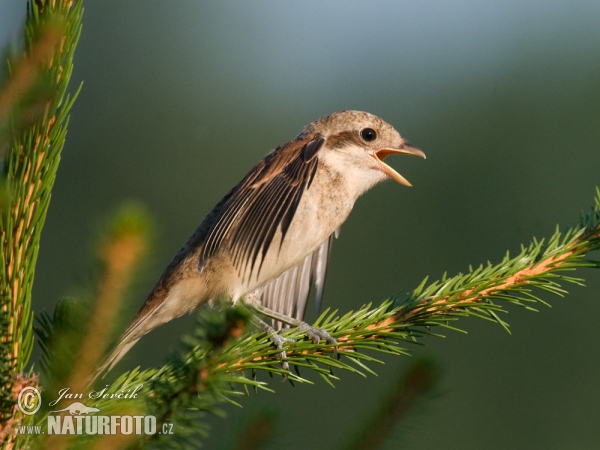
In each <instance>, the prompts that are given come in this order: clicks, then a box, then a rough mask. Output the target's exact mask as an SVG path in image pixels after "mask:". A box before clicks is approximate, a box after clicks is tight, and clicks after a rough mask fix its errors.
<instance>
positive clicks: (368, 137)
mask: <svg viewBox="0 0 600 450" xmlns="http://www.w3.org/2000/svg"><path fill="white" fill-rule="evenodd" d="M360 136H361V137H362V138H363V139H364V140H365V141H367V142H371V141H374V140H375V139H377V133H375V130H374V129H373V128H364V129H363V130H362V131H361V132H360Z"/></svg>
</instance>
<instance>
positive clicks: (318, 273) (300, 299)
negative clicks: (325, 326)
mask: <svg viewBox="0 0 600 450" xmlns="http://www.w3.org/2000/svg"><path fill="white" fill-rule="evenodd" d="M338 235H339V228H338V229H337V230H335V232H334V233H333V234H332V235H331V236H329V238H327V239H326V240H325V241H324V242H323V243H322V244H321V246H320V247H319V248H317V249H316V250H315V251H314V252H312V253H310V254H309V255H308V256H307V257H306V258H304V260H303V261H302V262H300V263H299V264H297V265H295V266H293V267H291V268H289V269H288V270H287V271H285V272H283V273H282V274H281V275H280V276H279V277H277V278H276V279H274V280H271V281H270V282H268V283H267V284H266V285H265V286H264V287H263V288H262V291H261V293H260V302H261V304H262V305H263V306H265V307H267V308H269V309H271V310H273V311H276V312H278V313H281V314H284V315H286V316H288V317H294V318H296V319H299V320H302V319H303V318H304V313H305V311H306V304H307V302H308V297H309V294H310V288H311V286H314V287H315V303H316V310H317V315H319V314H320V309H321V301H322V299H323V290H324V288H325V277H326V275H327V264H328V262H329V255H330V254H331V244H332V243H333V238H334V236H335V237H337V236H338ZM273 324H274V325H275V327H276V328H281V326H282V324H281V323H279V322H276V321H274V322H273Z"/></svg>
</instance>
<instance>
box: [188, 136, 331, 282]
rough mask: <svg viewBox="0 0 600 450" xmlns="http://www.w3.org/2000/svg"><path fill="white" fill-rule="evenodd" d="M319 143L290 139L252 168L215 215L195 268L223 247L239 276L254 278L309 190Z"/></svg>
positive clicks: (285, 230) (284, 233) (317, 138)
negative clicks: (276, 236)
mask: <svg viewBox="0 0 600 450" xmlns="http://www.w3.org/2000/svg"><path fill="white" fill-rule="evenodd" d="M324 142H325V140H324V139H322V138H320V137H314V138H312V139H310V140H308V139H298V140H296V141H292V142H291V143H289V144H286V145H285V146H282V147H279V148H277V149H275V150H274V151H273V152H271V153H270V154H269V155H267V157H265V159H263V160H262V161H261V162H260V163H259V164H258V165H256V166H255V167H254V169H253V170H252V171H251V172H250V173H249V174H248V175H247V176H246V177H245V178H244V179H243V180H242V181H241V182H240V184H238V186H236V187H235V188H234V189H233V190H232V191H231V192H230V193H229V194H228V196H227V197H226V200H225V201H224V203H222V205H221V206H220V208H219V210H218V211H216V215H215V217H214V219H213V221H212V225H211V228H210V230H209V231H208V233H207V235H206V238H205V240H204V244H203V248H202V250H201V252H200V261H199V268H200V269H202V267H203V265H204V263H205V262H206V261H207V260H208V259H209V258H210V257H211V256H212V255H214V254H215V253H216V252H217V251H219V249H221V248H222V246H223V245H227V246H228V247H229V252H230V256H231V259H232V263H233V265H234V267H235V268H236V269H237V271H238V273H239V275H240V277H243V278H246V277H248V278H247V279H249V278H250V277H251V276H252V275H253V274H255V275H256V277H258V274H259V272H260V268H261V264H262V261H264V257H265V255H266V254H267V251H268V250H269V247H270V245H271V242H272V241H273V238H274V236H275V233H276V232H277V230H278V229H280V230H281V233H282V238H281V241H282V242H283V239H284V238H285V235H286V233H287V231H288V229H289V226H290V224H291V222H292V219H293V218H294V214H295V213H296V209H297V207H298V204H299V203H300V200H301V198H302V195H303V194H304V192H305V191H306V190H307V189H309V188H310V185H311V183H312V180H313V178H314V176H315V172H316V170H317V166H318V158H317V157H316V155H317V153H318V151H319V150H320V148H321V147H322V146H323V143H324ZM259 261H260V262H259ZM257 263H258V264H257Z"/></svg>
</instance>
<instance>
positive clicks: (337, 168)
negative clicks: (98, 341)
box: [96, 111, 425, 375]
mask: <svg viewBox="0 0 600 450" xmlns="http://www.w3.org/2000/svg"><path fill="white" fill-rule="evenodd" d="M393 153H399V154H412V155H418V156H422V157H424V156H425V155H424V154H423V152H421V151H420V150H418V149H416V148H415V147H412V146H410V145H409V144H408V143H406V142H405V141H404V139H402V138H401V136H400V135H399V134H398V133H397V132H396V131H395V130H394V129H393V128H392V127H391V125H389V124H387V123H386V122H384V121H383V120H381V119H379V118H378V117H376V116H373V115H372V114H369V113H365V112H360V111H341V112H337V113H334V114H331V115H329V116H326V117H323V118H321V119H319V120H317V121H315V122H313V123H311V124H309V125H307V126H306V127H305V128H304V130H303V131H302V132H301V133H300V134H299V135H298V136H297V137H296V138H295V139H293V140H292V141H290V142H288V143H287V144H283V145H281V146H279V147H277V148H276V149H275V150H273V151H272V152H270V153H269V154H268V155H266V156H265V158H263V159H262V160H261V161H259V162H258V164H257V165H256V166H254V168H253V169H252V170H251V171H250V172H249V173H248V174H247V175H246V176H245V177H244V178H243V179H242V181H240V182H239V183H238V184H237V185H236V186H235V187H234V188H233V189H232V190H231V191H229V193H227V195H225V197H223V199H222V200H221V201H220V202H219V203H218V204H217V205H216V206H215V208H214V209H213V210H212V211H211V212H210V213H209V214H208V215H207V216H206V218H205V219H204V220H203V221H202V223H201V224H200V225H199V226H198V228H197V229H196V231H195V232H194V234H193V235H192V236H191V237H190V239H189V240H188V241H187V242H186V243H185V245H184V246H183V247H182V248H181V250H179V252H178V253H177V254H176V255H175V257H174V258H173V261H171V263H170V264H169V265H168V266H167V268H166V269H165V271H164V273H163V274H162V276H161V278H160V279H159V280H158V282H157V283H156V285H155V286H154V289H153V290H152V292H151V293H150V295H149V296H148V298H147V299H146V302H145V303H144V305H143V306H142V308H141V309H140V311H139V312H138V314H137V315H136V317H135V318H134V319H133V321H132V323H131V324H130V325H129V327H128V328H127V329H126V330H125V332H124V333H123V335H122V336H121V338H120V340H119V343H118V344H117V346H116V347H115V349H114V350H113V351H112V353H111V354H109V356H108V357H107V358H106V360H105V362H104V363H103V364H102V365H101V366H100V367H99V368H98V370H97V372H96V375H98V374H99V373H101V372H103V371H104V370H105V369H107V368H108V369H109V370H110V368H112V367H113V366H114V365H115V364H116V363H117V362H118V361H119V360H120V359H121V358H122V357H123V355H124V354H125V353H126V352H127V351H128V350H129V349H130V348H131V347H132V346H133V345H134V344H135V343H136V342H137V341H138V340H139V339H140V338H141V337H142V336H143V335H144V334H146V333H148V332H149V331H151V330H152V329H154V328H156V327H158V326H160V325H162V324H163V323H166V322H168V321H169V320H172V319H173V318H175V317H179V316H181V315H183V314H185V313H187V312H191V311H192V310H194V309H196V308H197V307H199V306H201V305H202V304H204V303H207V302H210V301H211V300H216V299H218V298H221V297H227V298H229V299H231V301H232V302H236V301H238V300H240V299H242V298H244V297H246V302H247V303H248V304H249V305H250V306H251V307H254V308H255V309H257V310H258V311H260V312H261V313H263V314H266V315H268V316H270V317H273V318H275V319H277V320H279V321H283V322H285V323H287V324H289V325H293V326H298V325H300V324H301V325H302V326H303V329H306V330H307V335H309V336H310V337H311V338H312V339H314V340H318V339H320V338H324V339H327V340H328V341H329V342H332V343H335V339H333V338H332V337H330V336H329V335H328V334H327V333H325V332H324V331H323V330H316V329H312V328H311V327H309V326H308V325H306V324H304V323H303V322H301V320H302V318H303V316H304V311H305V309H306V302H307V299H308V296H309V292H310V288H311V285H314V286H315V289H316V301H317V306H319V305H320V303H321V299H322V296H323V287H324V282H325V275H326V270H327V262H328V260H329V254H330V251H331V243H332V239H333V237H334V235H335V236H336V235H337V233H338V231H339V227H340V226H341V224H342V223H343V222H344V221H345V220H346V218H347V216H348V214H349V213H350V211H351V210H352V207H353V205H354V202H355V201H356V199H357V198H358V197H359V196H360V195H361V194H362V193H364V192H365V191H366V190H368V189H369V188H370V187H371V186H373V185H374V184H376V183H378V182H380V181H383V180H384V179H386V178H392V179H394V180H396V181H398V182H399V183H401V184H405V185H408V186H410V183H408V181H406V180H405V179H404V178H403V177H402V176H401V175H400V174H398V173H397V172H395V171H394V170H393V169H392V168H391V167H389V166H388V165H386V164H385V163H383V161H382V160H383V159H384V158H385V157H386V156H388V155H389V154H393ZM261 326H262V327H263V328H264V329H268V328H265V327H267V326H266V325H265V324H264V323H262V325H261ZM278 345H280V342H279V343H278Z"/></svg>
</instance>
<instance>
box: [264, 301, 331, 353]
mask: <svg viewBox="0 0 600 450" xmlns="http://www.w3.org/2000/svg"><path fill="white" fill-rule="evenodd" d="M252 308H254V309H255V310H256V311H258V312H259V313H261V314H263V315H265V316H267V317H270V318H271V319H275V320H279V321H280V322H283V323H285V324H287V325H290V326H292V327H297V328H298V329H299V330H300V331H303V332H304V334H305V335H306V336H308V338H309V339H311V340H312V341H313V342H314V343H315V344H318V343H319V341H320V340H321V339H324V340H326V341H327V342H328V343H329V344H331V345H333V346H334V348H333V357H334V358H335V357H337V341H336V340H335V338H333V337H332V336H331V335H330V334H329V333H328V332H327V331H325V330H324V329H323V328H315V327H313V326H311V325H309V324H308V323H306V322H304V321H303V320H299V319H295V318H293V317H288V316H286V315H285V314H281V313H278V312H277V311H273V310H272V309H269V308H267V307H265V306H263V305H261V304H259V303H256V304H253V305H252ZM263 323H264V322H263ZM265 325H266V326H269V325H267V324H266V323H265ZM269 328H271V327H269ZM271 329H272V328H271Z"/></svg>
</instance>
